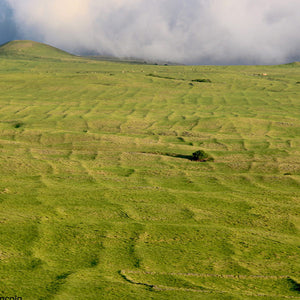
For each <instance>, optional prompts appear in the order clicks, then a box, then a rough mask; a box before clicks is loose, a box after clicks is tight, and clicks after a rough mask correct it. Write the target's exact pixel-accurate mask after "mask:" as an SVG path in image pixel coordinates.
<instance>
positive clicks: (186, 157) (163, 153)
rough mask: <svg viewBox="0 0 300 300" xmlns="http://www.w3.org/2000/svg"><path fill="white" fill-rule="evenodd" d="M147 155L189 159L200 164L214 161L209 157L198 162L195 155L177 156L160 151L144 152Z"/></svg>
mask: <svg viewBox="0 0 300 300" xmlns="http://www.w3.org/2000/svg"><path fill="white" fill-rule="evenodd" d="M142 153H146V154H156V155H164V156H170V157H176V158H182V159H187V160H190V161H198V162H206V161H213V160H214V159H213V158H212V157H208V158H206V159H199V160H196V159H195V158H194V156H193V155H184V154H177V153H169V152H160V151H155V152H142Z"/></svg>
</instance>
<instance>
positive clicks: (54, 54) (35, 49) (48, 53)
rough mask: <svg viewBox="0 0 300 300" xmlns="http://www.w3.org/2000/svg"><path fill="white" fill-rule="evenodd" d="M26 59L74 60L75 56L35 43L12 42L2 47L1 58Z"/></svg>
mask: <svg viewBox="0 0 300 300" xmlns="http://www.w3.org/2000/svg"><path fill="white" fill-rule="evenodd" d="M1 56H10V57H14V58H17V57H24V58H27V59H30V58H54V59H66V58H73V55H71V54H69V53H67V52H65V51H62V50H60V49H57V48H55V47H52V46H49V45H46V44H42V43H38V42H34V41H23V40H20V41H12V42H8V43H6V44H3V45H1V46H0V57H1Z"/></svg>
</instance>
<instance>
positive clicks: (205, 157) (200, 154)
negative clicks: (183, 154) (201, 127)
mask: <svg viewBox="0 0 300 300" xmlns="http://www.w3.org/2000/svg"><path fill="white" fill-rule="evenodd" d="M192 160H194V161H213V160H214V159H213V158H212V157H211V156H210V155H209V154H207V153H206V152H205V151H203V150H198V151H196V152H194V153H193V156H192Z"/></svg>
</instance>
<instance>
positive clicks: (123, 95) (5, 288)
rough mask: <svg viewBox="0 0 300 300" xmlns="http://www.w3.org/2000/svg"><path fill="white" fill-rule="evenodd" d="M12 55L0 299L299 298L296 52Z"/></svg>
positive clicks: (3, 71) (4, 127)
mask: <svg viewBox="0 0 300 300" xmlns="http://www.w3.org/2000/svg"><path fill="white" fill-rule="evenodd" d="M24 43H27V42H24ZM41 47H44V46H41ZM2 50H3V48H2ZM22 51H23V50H22ZM24 51H25V50H24ZM34 51H39V50H34ZM13 55H14V52H11V51H9V52H8V54H7V56H2V57H0V66H1V67H0V79H1V80H0V89H1V95H0V170H1V181H0V205H1V210H0V227H1V230H0V270H1V272H0V291H1V294H0V296H12V295H17V296H19V297H23V299H55V300H60V299H180V300H181V299H212V300H215V299H226V300H227V299H234V300H236V299H241V300H244V299H246V300H248V299H268V300H269V299H274V300H275V299H300V276H299V274H300V255H299V254H300V253H299V249H300V236H299V230H300V210H299V200H300V139H299V136H300V97H299V95H300V84H299V82H300V68H299V65H298V64H293V65H281V66H222V67H221V66H219V67H218V66H151V65H132V64H121V63H113V62H105V61H95V60H87V59H83V58H76V57H74V58H72V60H69V61H68V60H60V61H56V62H53V59H52V58H50V59H46V58H45V59H40V57H42V56H43V55H36V54H34V55H31V54H30V55H29V57H26V56H25V55H23V56H22V57H20V56H17V57H14V56H13ZM35 56H38V58H35ZM45 56H46V55H45ZM263 74H264V75H263ZM202 79H209V81H210V82H209V81H203V80H202ZM197 150H204V151H205V152H207V153H209V155H211V156H212V157H213V158H214V161H208V162H196V161H191V160H190V159H189V157H190V156H191V155H192V153H193V152H195V151H197Z"/></svg>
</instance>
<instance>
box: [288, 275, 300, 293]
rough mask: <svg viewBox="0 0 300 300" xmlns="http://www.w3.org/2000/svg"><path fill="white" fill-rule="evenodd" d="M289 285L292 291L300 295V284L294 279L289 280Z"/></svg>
mask: <svg viewBox="0 0 300 300" xmlns="http://www.w3.org/2000/svg"><path fill="white" fill-rule="evenodd" d="M287 281H288V283H289V284H290V287H291V290H292V291H296V292H298V293H300V284H299V283H298V282H297V281H295V280H294V279H292V278H290V277H289V278H287Z"/></svg>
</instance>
